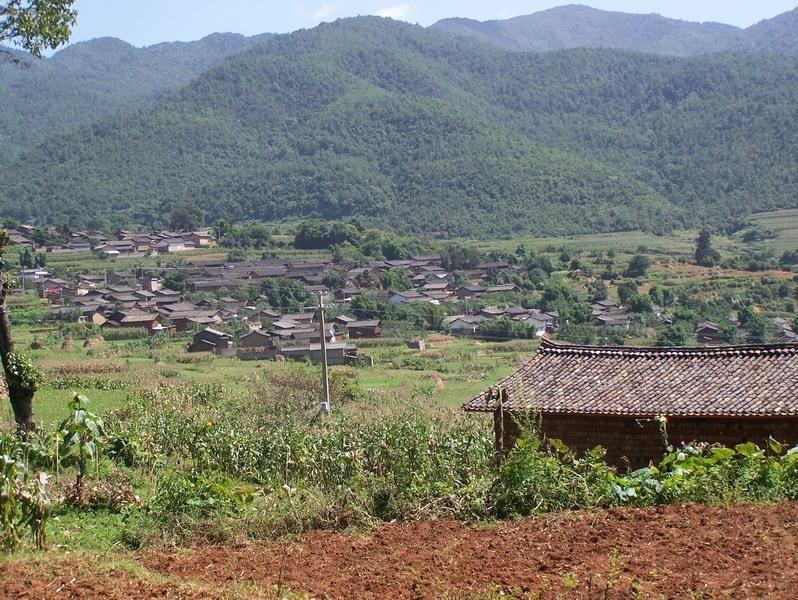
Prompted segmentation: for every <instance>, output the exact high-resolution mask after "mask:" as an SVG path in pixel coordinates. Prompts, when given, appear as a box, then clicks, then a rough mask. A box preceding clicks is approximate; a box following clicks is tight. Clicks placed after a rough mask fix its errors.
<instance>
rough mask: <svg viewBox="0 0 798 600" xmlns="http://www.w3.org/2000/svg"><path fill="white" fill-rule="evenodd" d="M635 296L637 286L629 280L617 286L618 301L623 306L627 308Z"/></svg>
mask: <svg viewBox="0 0 798 600" xmlns="http://www.w3.org/2000/svg"><path fill="white" fill-rule="evenodd" d="M635 294H637V284H636V283H635V282H634V281H632V280H631V279H627V280H625V281H624V282H623V283H621V285H619V286H618V299H619V300H620V301H621V304H622V305H623V306H629V303H630V302H631V300H632V297H633V296H634V295H635Z"/></svg>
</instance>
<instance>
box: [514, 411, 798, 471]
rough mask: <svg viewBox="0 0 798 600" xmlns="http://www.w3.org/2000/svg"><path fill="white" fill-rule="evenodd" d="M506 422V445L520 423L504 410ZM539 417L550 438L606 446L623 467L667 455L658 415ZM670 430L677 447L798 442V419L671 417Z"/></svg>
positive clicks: (577, 445)
mask: <svg viewBox="0 0 798 600" xmlns="http://www.w3.org/2000/svg"><path fill="white" fill-rule="evenodd" d="M504 420H505V424H504V436H505V439H504V446H505V448H511V447H512V445H513V443H514V440H515V438H516V437H517V436H518V426H517V425H516V422H515V419H514V418H513V416H512V415H511V414H510V413H505V414H504ZM539 420H540V427H541V431H542V433H543V435H545V436H546V437H548V438H558V439H560V440H562V441H563V442H564V443H565V444H566V445H568V446H569V447H571V448H572V449H574V450H576V451H578V452H584V451H586V450H590V449H591V448H593V447H595V446H602V447H603V448H604V449H605V450H606V451H607V462H608V463H610V464H613V465H616V466H618V467H626V466H627V465H628V466H630V467H632V468H637V467H642V466H646V465H648V463H649V461H654V462H655V463H656V462H657V461H658V460H659V459H660V458H661V457H662V455H663V453H664V448H663V443H662V438H661V435H660V431H659V426H658V424H657V422H656V421H655V420H654V419H653V418H632V417H604V416H596V415H561V414H543V415H540V417H539ZM667 431H668V440H669V442H670V443H671V444H672V445H674V446H677V445H679V444H681V443H682V442H693V441H701V442H709V443H719V444H723V445H725V446H734V445H735V444H739V443H742V442H748V441H751V442H754V443H756V444H758V445H760V446H762V445H763V444H764V443H765V441H766V440H767V438H768V437H769V436H772V437H773V438H774V439H776V440H778V441H780V442H783V443H787V444H791V445H794V444H798V417H770V418H753V417H752V418H748V417H737V418H734V417H713V418H676V417H671V418H669V419H668V424H667Z"/></svg>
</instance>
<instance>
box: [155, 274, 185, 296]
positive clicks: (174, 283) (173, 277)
mask: <svg viewBox="0 0 798 600" xmlns="http://www.w3.org/2000/svg"><path fill="white" fill-rule="evenodd" d="M161 283H162V284H163V286H164V287H165V288H167V289H170V290H175V291H176V292H182V291H183V290H185V289H186V274H185V273H183V272H182V271H169V272H168V273H167V274H166V275H164V276H163V278H162V280H161Z"/></svg>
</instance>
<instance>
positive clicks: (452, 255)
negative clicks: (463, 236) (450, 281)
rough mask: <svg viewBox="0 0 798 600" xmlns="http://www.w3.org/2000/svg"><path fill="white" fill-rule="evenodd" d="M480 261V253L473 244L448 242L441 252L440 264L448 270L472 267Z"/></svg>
mask: <svg viewBox="0 0 798 600" xmlns="http://www.w3.org/2000/svg"><path fill="white" fill-rule="evenodd" d="M480 262H482V254H481V253H480V252H479V250H477V249H476V248H474V247H473V246H466V245H463V244H450V245H448V246H446V248H445V249H444V250H443V252H441V264H442V265H443V267H444V268H445V269H447V270H449V271H458V270H463V269H473V268H474V267H476V266H477V265H478V264H479V263H480Z"/></svg>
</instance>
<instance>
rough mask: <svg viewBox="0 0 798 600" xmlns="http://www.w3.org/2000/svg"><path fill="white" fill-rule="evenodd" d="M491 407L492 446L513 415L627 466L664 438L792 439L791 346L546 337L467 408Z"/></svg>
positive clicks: (795, 425)
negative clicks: (644, 344) (636, 343)
mask: <svg viewBox="0 0 798 600" xmlns="http://www.w3.org/2000/svg"><path fill="white" fill-rule="evenodd" d="M463 408H464V409H465V410H466V411H468V412H484V413H492V414H493V417H494V428H495V433H496V444H497V448H498V449H499V450H505V449H508V448H510V447H512V446H513V445H514V443H515V440H516V439H517V437H518V434H519V427H518V422H519V417H520V416H521V415H528V414H534V415H535V416H536V418H537V419H539V422H540V427H541V433H542V434H543V435H545V436H546V437H548V438H557V439H560V440H562V441H563V442H564V443H565V444H567V445H568V446H570V447H571V448H573V449H575V450H577V451H586V450H589V449H591V448H593V447H595V446H602V447H603V448H604V449H605V450H606V451H607V460H608V462H610V463H611V464H616V465H619V466H623V465H626V464H629V465H630V466H632V467H639V466H645V465H647V464H648V463H649V461H654V462H656V461H657V460H658V459H659V458H660V457H661V456H662V454H663V441H662V438H661V432H660V429H659V420H660V417H665V418H666V419H667V435H668V440H669V442H670V443H671V444H674V445H677V444H678V443H679V442H680V441H684V442H690V441H702V442H710V443H720V444H724V445H727V446H732V445H735V444H738V443H741V442H746V441H751V442H755V443H757V444H760V445H762V444H764V443H765V442H766V441H767V439H768V438H769V437H773V438H774V439H776V440H778V441H780V442H784V443H788V444H796V443H798V345H796V344H773V345H759V346H725V347H700V348H688V347H678V348H636V347H597V346H574V345H566V344H559V343H554V342H552V341H550V340H548V339H543V340H542V342H541V345H540V348H539V349H538V352H537V354H535V356H533V357H532V358H531V359H530V360H529V361H528V362H526V363H525V364H524V365H523V366H521V367H520V368H519V369H518V370H516V371H515V372H514V373H513V374H512V375H510V376H508V377H506V378H505V379H502V380H501V381H499V382H498V383H497V384H496V385H495V386H493V387H491V388H490V389H488V390H486V391H484V392H483V393H481V394H479V395H478V396H476V397H475V398H473V399H472V400H470V401H469V402H467V403H466V404H465V405H464V407H463Z"/></svg>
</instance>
